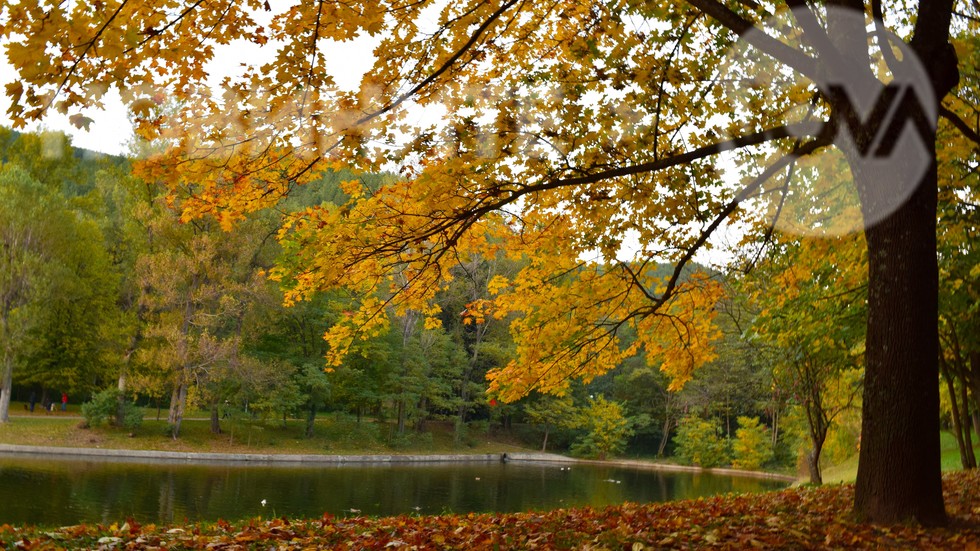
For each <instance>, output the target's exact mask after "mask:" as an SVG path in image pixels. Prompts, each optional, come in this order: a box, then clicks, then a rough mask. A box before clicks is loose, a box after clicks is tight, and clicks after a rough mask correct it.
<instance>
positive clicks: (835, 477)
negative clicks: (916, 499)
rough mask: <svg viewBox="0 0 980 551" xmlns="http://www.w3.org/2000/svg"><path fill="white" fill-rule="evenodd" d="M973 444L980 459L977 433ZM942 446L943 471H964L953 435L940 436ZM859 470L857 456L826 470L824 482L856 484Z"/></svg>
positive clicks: (804, 479) (943, 433)
mask: <svg viewBox="0 0 980 551" xmlns="http://www.w3.org/2000/svg"><path fill="white" fill-rule="evenodd" d="M973 442H974V443H975V445H974V447H973V449H974V451H975V452H976V454H977V456H978V457H980V440H978V439H977V436H976V433H974V436H973ZM940 446H941V449H942V454H943V455H942V466H943V471H955V470H959V469H962V468H963V466H962V465H961V464H960V451H959V449H958V448H957V447H956V439H955V438H954V437H953V435H952V434H951V433H949V432H946V431H943V432H942V433H941V434H940ZM857 468H858V456H857V454H855V455H853V456H851V457H849V458H847V459H846V460H845V461H844V462H843V463H841V464H839V465H834V466H832V467H828V468H826V469H824V471H823V481H824V483H826V484H831V483H841V482H845V483H849V482H854V480H855V479H856V478H857ZM806 480H807V479H806V478H801V479H800V481H801V482H806Z"/></svg>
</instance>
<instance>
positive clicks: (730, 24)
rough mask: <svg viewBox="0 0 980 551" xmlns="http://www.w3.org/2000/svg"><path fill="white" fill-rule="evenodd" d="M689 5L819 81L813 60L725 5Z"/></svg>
mask: <svg viewBox="0 0 980 551" xmlns="http://www.w3.org/2000/svg"><path fill="white" fill-rule="evenodd" d="M688 3H689V4H691V5H692V6H694V7H696V8H698V9H699V10H701V11H702V12H704V13H706V14H708V15H709V16H710V17H711V18H712V19H714V20H715V21H717V22H718V23H719V24H721V25H722V26H723V27H725V28H727V29H729V30H730V31H732V32H734V33H735V34H737V35H738V36H739V38H741V39H743V40H745V41H746V42H748V43H749V44H751V45H752V46H753V47H755V48H757V49H758V50H759V51H761V52H763V53H765V54H767V55H769V56H770V57H772V58H773V59H775V60H776V61H779V62H780V63H784V64H785V65H786V66H787V67H789V68H791V69H793V70H794V71H796V72H798V73H800V74H801V75H803V76H805V77H808V78H810V79H811V80H817V64H816V61H815V60H814V59H813V58H811V57H809V56H807V55H805V54H803V53H802V52H799V51H797V50H794V49H793V48H791V47H789V46H787V45H786V44H783V43H782V42H780V41H778V40H776V39H775V38H772V37H770V36H768V35H767V34H766V33H764V32H761V31H760V30H759V29H758V28H757V27H756V26H755V25H754V24H753V23H752V22H751V21H749V20H747V19H745V18H743V17H742V16H741V15H739V14H737V13H735V12H733V11H732V10H731V9H729V8H728V7H727V6H725V5H724V4H722V3H720V2H718V1H717V0H688ZM751 31H756V32H751Z"/></svg>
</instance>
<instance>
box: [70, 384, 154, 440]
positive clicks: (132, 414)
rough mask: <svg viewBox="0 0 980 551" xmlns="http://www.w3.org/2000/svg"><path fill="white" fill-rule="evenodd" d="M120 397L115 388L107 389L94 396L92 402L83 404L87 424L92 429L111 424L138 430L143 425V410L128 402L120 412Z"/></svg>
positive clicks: (83, 413) (124, 403) (125, 402)
mask: <svg viewBox="0 0 980 551" xmlns="http://www.w3.org/2000/svg"><path fill="white" fill-rule="evenodd" d="M119 396H120V393H119V390H117V389H115V388H107V389H105V390H103V391H102V392H99V393H98V394H95V395H94V396H92V399H91V400H90V401H88V402H86V403H84V404H82V416H84V417H85V423H86V424H87V425H88V426H90V427H97V426H99V425H104V424H110V423H111V424H114V425H116V426H122V427H125V428H126V429H129V430H136V429H138V428H139V426H140V425H141V424H143V410H142V409H141V408H140V407H138V406H137V405H136V404H134V403H132V402H130V401H128V400H126V401H124V402H123V406H122V409H121V411H120V408H119ZM120 413H121V417H120Z"/></svg>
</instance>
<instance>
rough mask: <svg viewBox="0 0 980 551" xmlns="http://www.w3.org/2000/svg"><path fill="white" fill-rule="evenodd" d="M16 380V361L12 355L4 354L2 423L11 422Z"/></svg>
mask: <svg viewBox="0 0 980 551" xmlns="http://www.w3.org/2000/svg"><path fill="white" fill-rule="evenodd" d="M13 379H14V361H13V358H12V357H11V354H4V358H3V379H2V380H0V423H9V422H10V391H11V385H12V384H13Z"/></svg>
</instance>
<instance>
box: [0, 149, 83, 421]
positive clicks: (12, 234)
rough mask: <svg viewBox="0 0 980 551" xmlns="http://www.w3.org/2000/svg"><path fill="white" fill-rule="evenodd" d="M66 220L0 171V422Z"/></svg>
mask: <svg viewBox="0 0 980 551" xmlns="http://www.w3.org/2000/svg"><path fill="white" fill-rule="evenodd" d="M69 220H70V218H68V216H66V213H65V211H64V207H63V205H61V204H60V201H59V199H58V198H57V197H56V196H55V195H54V194H53V193H51V192H50V191H48V190H47V189H46V188H45V187H44V186H42V185H41V184H40V183H38V182H37V181H35V180H34V179H32V178H31V177H30V176H29V175H28V174H27V173H26V172H25V171H24V170H22V169H20V168H17V167H14V166H11V165H7V164H4V165H2V166H0V246H2V250H0V360H2V364H0V369H2V379H0V422H4V423H6V422H8V421H9V420H10V416H9V410H10V398H11V391H12V384H13V372H14V365H15V364H16V363H19V362H18V359H19V357H20V356H21V355H22V354H23V353H24V348H25V346H26V343H25V342H24V339H25V338H26V336H27V334H28V329H30V328H31V327H32V325H33V323H34V321H35V320H36V317H35V316H36V312H37V311H38V309H39V308H41V307H42V304H40V303H41V300H42V299H43V297H44V296H45V291H46V289H45V288H46V286H47V281H46V276H47V273H46V272H47V271H48V270H49V269H51V268H52V267H53V264H55V263H54V262H52V260H51V249H52V242H53V241H54V239H55V237H56V234H57V232H58V230H59V226H61V225H63V224H66V223H68V222H69Z"/></svg>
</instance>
